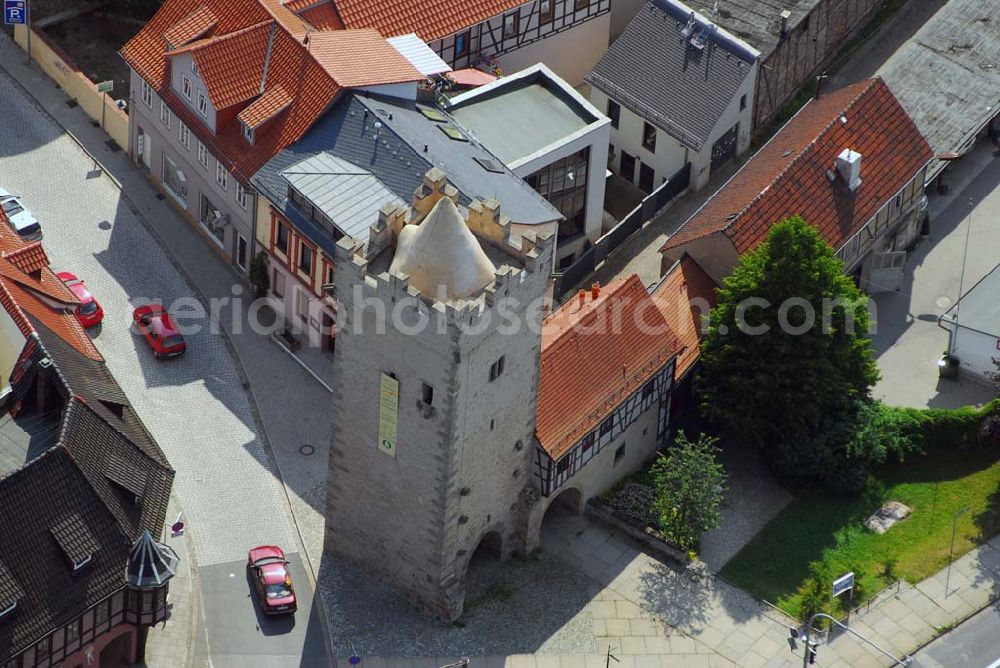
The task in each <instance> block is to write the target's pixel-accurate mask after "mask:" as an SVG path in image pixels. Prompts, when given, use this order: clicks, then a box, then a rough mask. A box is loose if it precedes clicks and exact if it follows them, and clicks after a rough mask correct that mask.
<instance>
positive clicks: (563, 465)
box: [556, 455, 570, 475]
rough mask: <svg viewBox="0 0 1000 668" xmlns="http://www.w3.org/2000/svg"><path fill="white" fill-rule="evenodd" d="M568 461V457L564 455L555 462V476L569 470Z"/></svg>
mask: <svg viewBox="0 0 1000 668" xmlns="http://www.w3.org/2000/svg"><path fill="white" fill-rule="evenodd" d="M569 459H570V456H569V455H566V456H565V457H563V458H562V459H560V460H559V461H558V462H556V475H562V474H563V473H566V471H568V470H569Z"/></svg>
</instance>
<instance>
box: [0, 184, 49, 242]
mask: <svg viewBox="0 0 1000 668" xmlns="http://www.w3.org/2000/svg"><path fill="white" fill-rule="evenodd" d="M0 206H2V207H3V212H4V213H5V214H7V220H9V221H10V225H11V227H13V228H14V230H16V231H17V233H18V234H19V235H21V238H22V239H24V240H26V241H40V240H41V238H42V226H41V225H40V224H39V223H38V221H37V220H35V217H34V216H33V215H32V213H31V212H30V211H28V210H27V209H26V208H25V207H24V204H22V203H21V200H20V199H19V198H17V197H15V196H14V195H11V194H10V193H9V192H7V191H6V190H4V189H3V188H0Z"/></svg>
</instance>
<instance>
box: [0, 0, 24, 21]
mask: <svg viewBox="0 0 1000 668" xmlns="http://www.w3.org/2000/svg"><path fill="white" fill-rule="evenodd" d="M3 22H4V23H6V24H7V25H9V26H10V25H22V26H23V25H25V24H27V23H28V3H27V0H3Z"/></svg>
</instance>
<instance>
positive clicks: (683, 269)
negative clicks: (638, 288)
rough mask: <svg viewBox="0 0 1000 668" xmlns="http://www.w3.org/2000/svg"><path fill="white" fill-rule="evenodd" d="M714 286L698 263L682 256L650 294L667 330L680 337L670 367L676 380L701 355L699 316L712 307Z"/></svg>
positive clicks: (702, 324) (700, 323)
mask: <svg viewBox="0 0 1000 668" xmlns="http://www.w3.org/2000/svg"><path fill="white" fill-rule="evenodd" d="M716 287H718V286H716V284H715V281H713V280H712V278H711V277H710V276H709V275H708V274H706V273H705V270H704V269H702V268H701V265H699V264H698V263H697V262H696V261H695V260H694V258H692V257H690V256H688V255H684V256H683V257H682V258H681V259H680V260H679V261H678V262H676V263H675V264H674V266H673V267H671V269H670V270H669V271H668V272H667V274H666V275H665V276H664V277H663V278H662V279H660V282H659V283H658V284H657V285H656V287H655V288H653V291H652V292H651V294H650V296H651V297H652V298H653V301H654V302H655V303H656V305H657V306H658V307H659V309H660V312H661V313H662V314H663V318H664V320H666V321H667V325H668V326H669V327H670V331H671V332H673V333H674V334H676V335H677V337H678V339H680V345H681V352H680V354H679V355H678V356H677V366H676V367H675V368H674V378H676V379H678V380H680V379H681V378H683V377H684V376H686V375H687V373H688V372H689V371H690V370H691V369H692V368H693V367H694V365H695V363H696V362H697V361H698V358H699V357H700V356H701V335H702V332H703V331H704V327H705V323H704V321H703V317H704V318H707V317H708V311H709V310H710V309H711V308H712V307H713V306H715V303H716V297H715V289H716Z"/></svg>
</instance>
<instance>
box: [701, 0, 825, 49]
mask: <svg viewBox="0 0 1000 668" xmlns="http://www.w3.org/2000/svg"><path fill="white" fill-rule="evenodd" d="M819 3H820V0H781V1H780V2H776V1H775V0H718V2H716V0H693V1H692V2H688V3H686V4H687V5H689V6H690V7H691V9H693V10H695V11H696V12H699V13H701V14H704V15H705V16H708V17H710V18H712V20H713V21H714V22H715V23H716V24H717V25H719V26H720V27H722V28H724V29H725V30H727V31H728V32H730V33H732V34H733V35H736V36H737V37H739V38H740V39H742V40H743V41H744V42H746V43H747V44H749V45H750V46H752V47H753V48H755V49H757V50H758V51H760V52H761V57H762V58H767V56H769V55H771V53H772V52H773V51H774V50H775V49H776V48H777V46H778V42H779V41H781V12H782V11H783V10H786V9H787V10H788V12H789V13H790V16H789V17H788V28H789V29H792V28H794V27H795V26H797V25H798V24H799V23H801V22H802V19H804V18H805V17H806V15H807V14H808V13H809V12H811V11H812V10H813V9H815V8H816V6H817V5H818V4H819ZM716 7H717V8H718V11H715V12H713V9H714V8H716ZM836 11H843V10H842V9H838V10H836Z"/></svg>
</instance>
